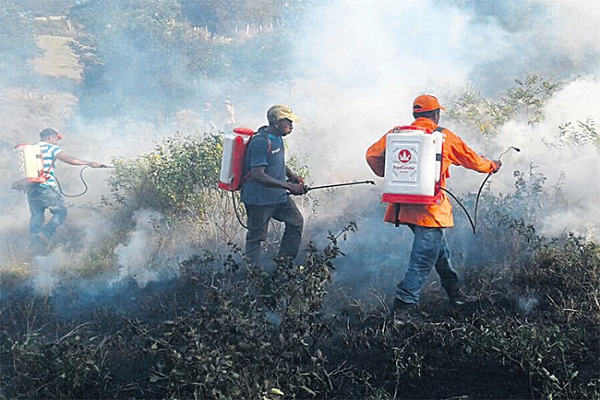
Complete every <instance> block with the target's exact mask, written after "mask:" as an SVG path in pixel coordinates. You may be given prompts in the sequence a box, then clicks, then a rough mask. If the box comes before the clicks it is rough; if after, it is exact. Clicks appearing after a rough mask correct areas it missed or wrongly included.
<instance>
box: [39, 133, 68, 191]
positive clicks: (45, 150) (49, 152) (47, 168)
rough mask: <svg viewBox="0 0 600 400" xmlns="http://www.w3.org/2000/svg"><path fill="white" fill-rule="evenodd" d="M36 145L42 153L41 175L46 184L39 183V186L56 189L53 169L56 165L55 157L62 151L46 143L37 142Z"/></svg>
mask: <svg viewBox="0 0 600 400" xmlns="http://www.w3.org/2000/svg"><path fill="white" fill-rule="evenodd" d="M38 144H39V145H40V150H41V152H42V160H43V166H44V167H43V168H44V170H43V174H44V175H45V176H46V182H45V183H40V186H41V187H46V188H50V187H51V188H58V185H57V183H56V177H55V175H54V167H55V165H56V156H57V155H58V153H60V152H61V151H63V149H61V148H60V147H58V146H56V145H54V144H51V143H47V142H39V143H38Z"/></svg>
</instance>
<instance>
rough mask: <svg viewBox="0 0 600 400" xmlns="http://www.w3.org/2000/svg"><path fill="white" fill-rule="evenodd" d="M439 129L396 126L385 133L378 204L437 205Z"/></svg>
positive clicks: (439, 192)
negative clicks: (383, 161)
mask: <svg viewBox="0 0 600 400" xmlns="http://www.w3.org/2000/svg"><path fill="white" fill-rule="evenodd" d="M441 131H442V128H438V129H436V130H435V131H433V132H431V131H425V130H422V129H420V128H417V127H414V126H410V125H409V126H400V127H397V128H395V129H394V131H393V132H391V133H388V135H387V137H386V149H385V169H384V171H385V172H384V182H383V195H382V196H381V201H383V202H384V203H395V204H401V203H402V204H439V203H440V202H441V188H440V185H439V182H440V176H441V171H442V147H443V142H444V140H443V137H442V132H441Z"/></svg>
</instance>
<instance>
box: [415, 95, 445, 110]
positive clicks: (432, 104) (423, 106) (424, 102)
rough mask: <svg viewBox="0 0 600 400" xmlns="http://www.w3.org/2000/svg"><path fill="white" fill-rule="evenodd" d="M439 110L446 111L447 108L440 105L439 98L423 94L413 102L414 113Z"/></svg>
mask: <svg viewBox="0 0 600 400" xmlns="http://www.w3.org/2000/svg"><path fill="white" fill-rule="evenodd" d="M438 108H439V109H440V110H444V111H446V107H444V106H442V105H441V104H440V102H439V101H438V99H437V97H435V96H432V95H429V94H422V95H420V96H419V97H417V98H416V99H415V101H413V112H425V111H433V110H437V109H438Z"/></svg>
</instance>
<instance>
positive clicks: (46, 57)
mask: <svg viewBox="0 0 600 400" xmlns="http://www.w3.org/2000/svg"><path fill="white" fill-rule="evenodd" d="M35 41H36V43H37V45H38V46H39V47H40V49H42V50H43V51H44V54H43V55H42V56H41V57H38V58H36V59H34V60H31V66H32V68H33V70H34V71H35V72H37V73H38V74H41V75H49V76H56V77H65V78H69V79H73V80H74V81H76V82H80V81H81V74H82V72H83V68H82V66H81V65H80V64H79V59H78V57H77V55H76V54H75V53H74V52H73V50H72V49H71V48H70V47H69V44H70V43H71V42H72V41H73V38H70V37H68V36H49V35H40V36H37V37H36V39H35Z"/></svg>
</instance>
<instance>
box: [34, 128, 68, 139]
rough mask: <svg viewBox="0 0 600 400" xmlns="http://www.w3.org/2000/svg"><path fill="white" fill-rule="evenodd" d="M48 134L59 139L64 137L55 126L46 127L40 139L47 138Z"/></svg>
mask: <svg viewBox="0 0 600 400" xmlns="http://www.w3.org/2000/svg"><path fill="white" fill-rule="evenodd" d="M48 136H56V137H57V138H58V139H62V138H64V136H63V134H62V133H60V132H59V131H58V130H56V129H54V128H46V129H44V130H43V131H41V132H40V139H44V138H47V137H48Z"/></svg>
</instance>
